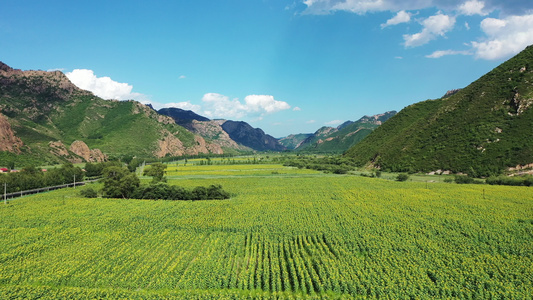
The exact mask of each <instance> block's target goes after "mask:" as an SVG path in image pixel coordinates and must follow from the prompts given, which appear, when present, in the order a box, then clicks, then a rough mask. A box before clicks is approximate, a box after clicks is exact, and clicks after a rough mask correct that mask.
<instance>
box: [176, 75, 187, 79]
mask: <svg viewBox="0 0 533 300" xmlns="http://www.w3.org/2000/svg"><path fill="white" fill-rule="evenodd" d="M185 78H187V76H185V75H180V77H178V79H185Z"/></svg>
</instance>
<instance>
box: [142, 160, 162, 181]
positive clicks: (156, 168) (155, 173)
mask: <svg viewBox="0 0 533 300" xmlns="http://www.w3.org/2000/svg"><path fill="white" fill-rule="evenodd" d="M166 168H167V165H165V164H162V163H159V162H158V163H153V164H151V165H150V167H149V168H146V169H145V170H144V174H143V175H145V176H152V177H153V179H152V183H157V182H160V181H165V179H164V176H165V169H166Z"/></svg>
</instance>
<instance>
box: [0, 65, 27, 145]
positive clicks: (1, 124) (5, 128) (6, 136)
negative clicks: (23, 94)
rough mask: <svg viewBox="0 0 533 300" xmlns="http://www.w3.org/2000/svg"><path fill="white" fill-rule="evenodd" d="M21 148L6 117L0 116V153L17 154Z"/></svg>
mask: <svg viewBox="0 0 533 300" xmlns="http://www.w3.org/2000/svg"><path fill="white" fill-rule="evenodd" d="M0 67H1V65H0ZM22 146H24V143H23V142H22V140H21V139H20V138H18V137H17V136H16V135H15V132H13V129H12V128H11V125H10V124H9V122H8V120H7V117H6V116H4V115H2V114H0V151H8V152H12V153H16V154H19V153H20V148H21V147H22Z"/></svg>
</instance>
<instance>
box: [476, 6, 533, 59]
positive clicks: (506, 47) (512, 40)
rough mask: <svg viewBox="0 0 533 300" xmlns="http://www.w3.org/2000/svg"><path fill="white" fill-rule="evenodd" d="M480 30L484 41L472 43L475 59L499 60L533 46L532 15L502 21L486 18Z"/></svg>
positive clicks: (512, 17)
mask: <svg viewBox="0 0 533 300" xmlns="http://www.w3.org/2000/svg"><path fill="white" fill-rule="evenodd" d="M481 30H483V32H484V33H485V34H486V35H487V38H486V40H485V41H481V42H472V47H473V48H474V50H475V52H476V57H477V58H482V59H489V60H491V59H501V58H505V57H509V56H512V55H514V54H517V53H518V52H520V51H522V50H524V48H525V47H527V46H528V45H531V44H533V14H529V15H524V16H510V17H507V18H504V19H495V18H486V19H484V20H483V21H482V22H481Z"/></svg>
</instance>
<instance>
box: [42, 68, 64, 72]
mask: <svg viewBox="0 0 533 300" xmlns="http://www.w3.org/2000/svg"><path fill="white" fill-rule="evenodd" d="M55 71H60V72H63V71H65V69H63V68H55V69H49V70H46V72H55Z"/></svg>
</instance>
